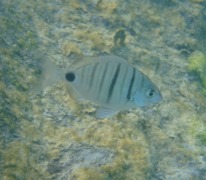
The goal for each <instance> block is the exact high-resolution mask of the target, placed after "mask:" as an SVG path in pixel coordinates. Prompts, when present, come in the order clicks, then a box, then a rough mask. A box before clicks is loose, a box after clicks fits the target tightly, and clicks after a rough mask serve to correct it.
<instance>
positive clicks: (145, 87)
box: [49, 55, 162, 118]
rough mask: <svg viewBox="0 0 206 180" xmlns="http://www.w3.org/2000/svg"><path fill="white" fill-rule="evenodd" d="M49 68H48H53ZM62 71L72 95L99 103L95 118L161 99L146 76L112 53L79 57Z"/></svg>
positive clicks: (78, 98) (158, 92)
mask: <svg viewBox="0 0 206 180" xmlns="http://www.w3.org/2000/svg"><path fill="white" fill-rule="evenodd" d="M49 67H50V71H51V69H55V68H52V66H51V65H50V66H49ZM52 72H54V71H53V70H52ZM62 73H63V75H61V77H63V76H64V81H65V83H66V84H67V85H68V89H69V94H70V95H71V96H72V97H74V98H75V99H77V100H88V101H90V102H92V103H94V104H96V105H97V106H99V108H98V109H97V110H96V118H109V117H112V116H113V115H115V114H117V113H119V112H120V111H122V110H128V109H131V108H137V107H143V106H148V105H150V104H154V103H158V102H159V101H161V100H162V95H161V93H160V90H159V89H158V88H157V86H156V85H155V84H154V83H153V82H152V81H151V80H150V79H149V77H147V76H146V75H145V74H144V73H142V72H141V71H140V70H138V69H136V68H135V67H134V66H132V65H131V64H130V63H129V62H128V61H126V60H125V59H123V58H121V57H119V56H116V55H104V56H97V57H95V56H83V57H82V58H79V59H78V60H75V61H74V63H72V64H71V65H70V66H69V67H68V68H66V69H65V70H62ZM55 74H59V71H58V72H57V73H55ZM54 76H55V75H54V74H53V75H52V78H53V79H54Z"/></svg>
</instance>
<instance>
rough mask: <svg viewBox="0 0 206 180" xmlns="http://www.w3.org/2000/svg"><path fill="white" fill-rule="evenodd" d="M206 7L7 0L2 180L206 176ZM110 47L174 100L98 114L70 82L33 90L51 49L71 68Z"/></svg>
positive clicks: (1, 13)
mask: <svg viewBox="0 0 206 180" xmlns="http://www.w3.org/2000/svg"><path fill="white" fill-rule="evenodd" d="M137 7H138V8H137ZM205 12H206V11H205V2H204V0H190V1H176V0H173V1H169V0H166V1H163V0H160V1H157V0H155V1H152V0H145V1H142V0H136V1H135V0H134V1H133V0H130V1H123V0H111V1H109V0H98V1H96V0H85V1H82V0H70V1H42V0H36V1H33V0H27V1H26V0H16V1H11V0H1V1H0V24H1V29H0V79H1V80H0V179H3V180H4V179H5V180H10V179H57V178H62V179H72V180H74V179H75V180H76V179H77V180H90V179H97V180H116V179H119V180H124V179H134V180H135V179H204V178H205V177H206V160H205V154H206V152H205V147H206V133H205V132H206V125H205V124H206V122H205V119H206V112H205V109H206V105H205V95H206V92H205V89H206V72H205V69H206V54H205V52H204V49H205V46H204V45H205V36H204V35H205V29H206V28H205V23H204V22H205ZM198 17H200V18H198ZM196 21H198V22H196ZM193 27H195V28H193ZM203 36H204V37H203ZM201 37H203V38H201ZM200 46H201V47H200ZM100 52H110V53H113V54H116V55H118V56H120V57H123V58H124V59H126V60H128V61H129V62H130V63H132V64H133V65H134V66H135V67H137V68H138V69H140V70H141V71H142V72H144V73H146V74H147V75H148V76H149V77H150V78H152V79H154V81H155V84H157V85H158V87H160V90H161V92H162V95H163V98H164V100H163V101H162V102H161V103H160V104H158V106H155V107H152V108H142V109H134V110H127V111H125V112H122V113H120V114H119V115H118V116H115V117H112V118H105V119H102V120H97V119H96V118H95V116H94V112H95V108H96V107H95V106H93V105H92V104H90V103H88V102H81V103H79V104H78V105H76V104H75V103H74V102H72V99H71V98H70V95H69V93H68V91H67V89H66V87H65V86H64V84H63V83H57V84H55V85H54V86H52V87H48V88H47V89H45V91H44V92H41V93H37V94H34V93H31V91H30V90H31V89H32V87H33V84H35V82H36V81H37V82H38V77H37V76H38V75H39V69H38V62H39V61H42V60H43V58H44V57H46V58H47V59H49V61H52V62H54V63H56V64H57V65H60V66H61V67H64V66H66V65H68V64H70V61H71V60H73V59H72V58H73V57H74V56H75V54H84V55H97V54H98V53H100ZM182 52H183V53H184V55H185V56H182V54H181V53H182ZM41 54H44V55H45V56H41ZM183 58H186V59H187V61H184V59H183ZM188 73H189V74H190V75H191V76H192V78H193V79H192V81H191V79H189V78H191V77H189V78H188V76H186V75H187V74H188Z"/></svg>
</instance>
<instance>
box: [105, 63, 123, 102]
mask: <svg viewBox="0 0 206 180" xmlns="http://www.w3.org/2000/svg"><path fill="white" fill-rule="evenodd" d="M120 65H121V64H118V66H117V68H116V71H115V73H114V76H113V78H112V82H111V84H110V87H109V93H108V97H107V102H109V100H110V98H111V96H112V94H113V90H114V86H115V84H116V82H117V77H118V74H119V70H120Z"/></svg>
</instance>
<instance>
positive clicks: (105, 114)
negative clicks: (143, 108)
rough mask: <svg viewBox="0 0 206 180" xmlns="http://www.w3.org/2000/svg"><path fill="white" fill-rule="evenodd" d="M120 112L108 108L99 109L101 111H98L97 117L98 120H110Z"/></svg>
mask: <svg viewBox="0 0 206 180" xmlns="http://www.w3.org/2000/svg"><path fill="white" fill-rule="evenodd" d="M118 112H119V111H118V110H114V109H112V108H107V107H99V109H98V110H97V111H96V117H97V118H108V117H111V116H113V115H115V114H117V113H118Z"/></svg>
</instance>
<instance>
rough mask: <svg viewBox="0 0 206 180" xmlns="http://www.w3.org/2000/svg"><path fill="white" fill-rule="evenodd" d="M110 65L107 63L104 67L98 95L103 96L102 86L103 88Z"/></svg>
mask: <svg viewBox="0 0 206 180" xmlns="http://www.w3.org/2000/svg"><path fill="white" fill-rule="evenodd" d="M108 65H109V62H107V63H106V65H105V66H104V70H103V74H102V77H101V80H100V86H99V89H98V95H99V94H101V90H102V86H103V83H104V79H105V76H106V72H107V68H108Z"/></svg>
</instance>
